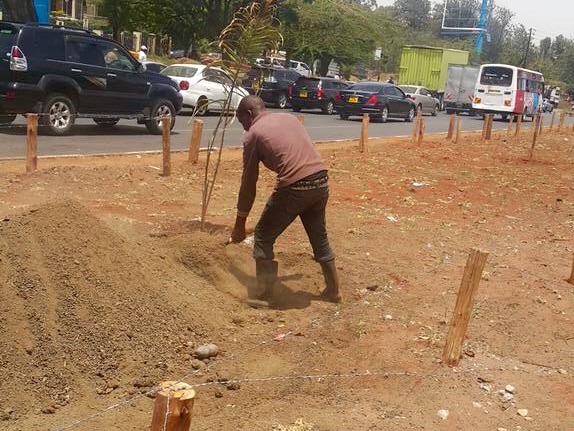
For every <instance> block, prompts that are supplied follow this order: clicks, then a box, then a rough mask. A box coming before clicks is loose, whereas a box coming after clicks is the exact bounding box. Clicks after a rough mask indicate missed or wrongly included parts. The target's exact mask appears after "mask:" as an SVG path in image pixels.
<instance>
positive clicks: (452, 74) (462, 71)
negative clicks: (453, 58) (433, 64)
mask: <svg viewBox="0 0 574 431" xmlns="http://www.w3.org/2000/svg"><path fill="white" fill-rule="evenodd" d="M479 70H480V67H478V66H460V65H450V66H449V67H448V73H447V77H446V88H445V91H444V107H445V109H446V113H447V114H461V113H466V114H468V115H475V114H476V112H475V111H474V110H473V109H472V100H473V99H474V87H475V86H476V80H477V78H478V72H479Z"/></svg>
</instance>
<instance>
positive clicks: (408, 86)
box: [401, 85, 417, 94]
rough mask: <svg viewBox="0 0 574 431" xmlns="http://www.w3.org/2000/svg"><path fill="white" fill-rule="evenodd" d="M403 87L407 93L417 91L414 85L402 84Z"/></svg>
mask: <svg viewBox="0 0 574 431" xmlns="http://www.w3.org/2000/svg"><path fill="white" fill-rule="evenodd" d="M401 89H402V90H403V91H404V92H405V93H411V94H412V93H416V92H417V87H413V86H410V85H401Z"/></svg>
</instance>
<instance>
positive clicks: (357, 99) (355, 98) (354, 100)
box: [349, 96, 359, 103]
mask: <svg viewBox="0 0 574 431" xmlns="http://www.w3.org/2000/svg"><path fill="white" fill-rule="evenodd" d="M358 101H359V97H358V96H349V103H357V102H358Z"/></svg>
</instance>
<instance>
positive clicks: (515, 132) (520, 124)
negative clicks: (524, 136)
mask: <svg viewBox="0 0 574 431" xmlns="http://www.w3.org/2000/svg"><path fill="white" fill-rule="evenodd" d="M521 126H522V115H521V114H518V116H517V117H516V130H514V136H518V134H519V133H520V127H521Z"/></svg>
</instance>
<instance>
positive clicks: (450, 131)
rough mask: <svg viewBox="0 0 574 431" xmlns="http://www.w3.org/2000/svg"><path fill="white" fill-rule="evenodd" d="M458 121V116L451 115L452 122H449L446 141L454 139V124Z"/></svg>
mask: <svg viewBox="0 0 574 431" xmlns="http://www.w3.org/2000/svg"><path fill="white" fill-rule="evenodd" d="M455 121H456V114H451V115H450V120H449V122H448V132H447V133H446V139H452V135H453V133H454V122H455Z"/></svg>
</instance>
